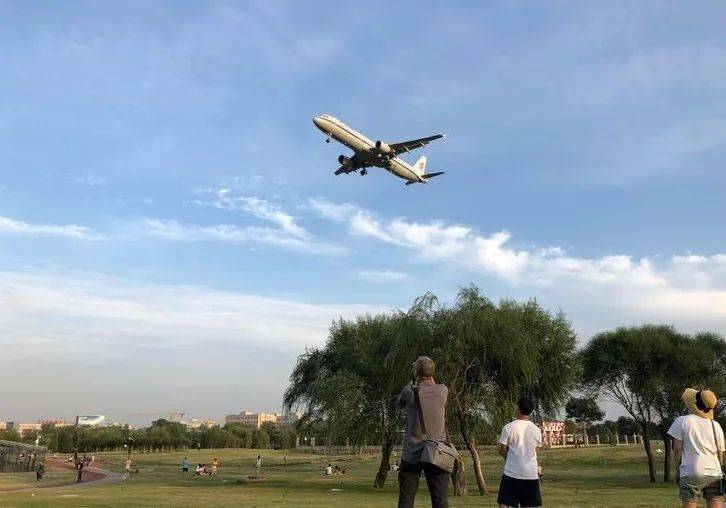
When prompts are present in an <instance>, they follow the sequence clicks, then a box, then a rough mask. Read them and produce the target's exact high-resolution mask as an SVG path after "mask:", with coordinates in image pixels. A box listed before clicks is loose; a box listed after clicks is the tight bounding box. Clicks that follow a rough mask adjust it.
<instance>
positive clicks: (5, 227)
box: [0, 216, 95, 238]
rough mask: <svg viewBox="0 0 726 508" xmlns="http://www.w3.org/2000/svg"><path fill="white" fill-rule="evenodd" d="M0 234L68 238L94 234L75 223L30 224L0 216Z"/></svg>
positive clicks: (86, 236)
mask: <svg viewBox="0 0 726 508" xmlns="http://www.w3.org/2000/svg"><path fill="white" fill-rule="evenodd" d="M0 234H16V235H34V236H65V237H70V238H92V237H94V236H95V235H94V234H93V231H92V230H91V229H89V228H86V227H83V226H76V225H75V224H68V225H58V224H31V223H29V222H23V221H19V220H15V219H11V218H9V217H2V216H0Z"/></svg>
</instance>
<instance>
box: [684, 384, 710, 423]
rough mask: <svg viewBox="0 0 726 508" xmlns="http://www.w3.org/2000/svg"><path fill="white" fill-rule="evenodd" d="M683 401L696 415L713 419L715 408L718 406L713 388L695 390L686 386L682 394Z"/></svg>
mask: <svg viewBox="0 0 726 508" xmlns="http://www.w3.org/2000/svg"><path fill="white" fill-rule="evenodd" d="M681 398H682V399H683V403H684V404H685V405H686V407H687V408H688V409H689V411H691V413H693V414H694V415H696V416H700V417H701V418H708V419H709V420H713V408H715V407H716V402H718V399H717V398H716V394H715V393H713V392H712V391H711V390H694V389H693V388H686V389H685V390H684V392H683V395H681Z"/></svg>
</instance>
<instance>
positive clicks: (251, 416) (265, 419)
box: [224, 411, 302, 429]
mask: <svg viewBox="0 0 726 508" xmlns="http://www.w3.org/2000/svg"><path fill="white" fill-rule="evenodd" d="M301 416H302V415H301V414H300V413H288V414H279V413H253V412H252V411H242V412H241V413H240V414H237V415H227V416H225V417H224V423H225V424H230V423H241V424H243V425H248V426H250V427H254V428H255V429H259V428H260V427H262V425H264V424H265V423H273V424H275V425H280V426H285V425H292V424H294V423H295V422H296V421H298V420H299V419H300V417H301Z"/></svg>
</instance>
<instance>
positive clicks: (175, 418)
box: [169, 411, 186, 423]
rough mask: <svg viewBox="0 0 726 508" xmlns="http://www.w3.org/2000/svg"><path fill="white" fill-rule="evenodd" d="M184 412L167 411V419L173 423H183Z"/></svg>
mask: <svg viewBox="0 0 726 508" xmlns="http://www.w3.org/2000/svg"><path fill="white" fill-rule="evenodd" d="M185 414H186V413H184V412H183V411H175V412H173V413H169V421H170V422H174V423H185V422H184V415H185Z"/></svg>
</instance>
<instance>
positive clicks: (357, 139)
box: [313, 115, 444, 185]
mask: <svg viewBox="0 0 726 508" xmlns="http://www.w3.org/2000/svg"><path fill="white" fill-rule="evenodd" d="M313 123H314V124H315V126H316V127H317V128H318V129H320V130H321V131H323V132H324V133H325V134H326V135H327V136H328V137H327V138H326V139H325V142H326V143H330V138H333V139H334V140H336V141H338V142H339V143H342V144H343V145H345V146H347V147H348V148H350V149H351V150H353V152H354V153H353V156H352V157H346V156H345V155H340V156H339V157H338V162H339V163H340V167H339V168H338V169H337V170H336V171H335V174H336V175H340V174H343V173H345V174H349V173H354V172H357V171H358V170H360V174H361V175H366V174H368V169H367V168H370V167H372V166H375V167H378V168H383V169H385V170H386V171H389V172H390V173H392V174H394V175H396V176H397V177H399V178H403V179H404V180H406V185H411V184H414V183H428V181H429V179H430V178H433V177H435V176H439V175H443V174H444V172H443V171H439V172H438V173H426V172H425V170H426V156H422V157H421V158H420V159H419V160H418V161H416V164H414V165H413V166H411V165H410V164H409V163H408V162H406V161H405V160H403V159H401V158H400V157H399V156H400V155H401V154H402V153H404V152H406V153H407V152H410V151H411V150H414V149H416V148H421V147H422V146H426V145H428V144H429V143H430V142H431V141H435V140H437V139H441V138H443V137H444V135H443V134H436V135H435V136H429V137H427V138H420V139H414V140H411V141H404V142H402V143H390V144H389V143H384V142H383V141H376V142H375V143H374V142H373V141H371V140H370V139H368V138H367V137H365V136H364V135H363V134H361V133H359V132H357V131H355V130H354V129H351V128H350V127H348V126H347V125H345V124H344V123H343V122H341V121H340V120H338V119H337V118H335V117H334V116H330V115H318V116H316V117H315V118H313Z"/></svg>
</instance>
